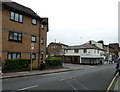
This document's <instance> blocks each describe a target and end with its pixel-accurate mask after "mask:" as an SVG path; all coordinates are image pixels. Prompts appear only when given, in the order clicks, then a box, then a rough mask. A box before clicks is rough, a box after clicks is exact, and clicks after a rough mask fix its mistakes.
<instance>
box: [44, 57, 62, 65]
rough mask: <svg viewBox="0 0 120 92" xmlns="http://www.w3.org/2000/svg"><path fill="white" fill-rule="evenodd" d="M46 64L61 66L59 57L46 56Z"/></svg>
mask: <svg viewBox="0 0 120 92" xmlns="http://www.w3.org/2000/svg"><path fill="white" fill-rule="evenodd" d="M45 62H46V65H47V66H61V65H62V59H61V58H60V57H48V58H47V59H46V60H45Z"/></svg>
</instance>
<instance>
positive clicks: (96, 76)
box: [2, 64, 115, 92]
mask: <svg viewBox="0 0 120 92" xmlns="http://www.w3.org/2000/svg"><path fill="white" fill-rule="evenodd" d="M114 72H115V65H114V64H105V65H98V66H92V67H88V68H85V69H82V70H75V71H68V72H60V73H52V74H45V75H36V76H27V77H19V78H11V79H4V80H3V81H2V84H3V85H2V88H3V90H7V91H8V92H9V91H10V90H12V91H13V92H19V91H23V90H24V91H25V90H34V91H35V90H47V91H48V90H73V91H74V92H79V91H80V90H89V91H91V90H104V91H105V90H106V89H107V88H108V86H109V84H110V82H111V81H112V79H113V76H114Z"/></svg>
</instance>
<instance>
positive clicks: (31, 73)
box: [0, 64, 93, 79]
mask: <svg viewBox="0 0 120 92" xmlns="http://www.w3.org/2000/svg"><path fill="white" fill-rule="evenodd" d="M88 67H93V66H89V65H77V64H64V65H63V68H60V69H45V70H42V71H41V70H32V71H23V72H14V73H3V74H2V76H0V78H2V79H8V78H15V77H25V76H34V75H43V74H50V73H59V72H67V71H74V70H80V69H85V68H88Z"/></svg>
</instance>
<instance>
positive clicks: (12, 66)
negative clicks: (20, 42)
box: [4, 59, 30, 71]
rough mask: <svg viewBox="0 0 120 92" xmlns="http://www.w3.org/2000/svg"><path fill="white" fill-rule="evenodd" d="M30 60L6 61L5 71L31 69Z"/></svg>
mask: <svg viewBox="0 0 120 92" xmlns="http://www.w3.org/2000/svg"><path fill="white" fill-rule="evenodd" d="M29 63H30V59H6V62H5V65H4V70H5V71H22V70H28V69H29Z"/></svg>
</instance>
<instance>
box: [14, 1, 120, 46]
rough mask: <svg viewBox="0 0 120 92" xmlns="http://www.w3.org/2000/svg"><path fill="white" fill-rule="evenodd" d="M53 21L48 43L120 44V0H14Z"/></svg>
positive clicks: (50, 26)
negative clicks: (119, 10) (92, 41)
mask: <svg viewBox="0 0 120 92" xmlns="http://www.w3.org/2000/svg"><path fill="white" fill-rule="evenodd" d="M12 1H15V2H17V3H20V4H22V5H24V6H26V7H29V8H31V9H32V10H34V11H35V12H36V13H37V14H38V15H39V16H40V17H48V18H49V32H48V34H47V35H48V38H47V44H49V43H50V42H55V41H56V42H60V43H64V44H67V45H80V44H83V43H86V42H87V41H89V40H95V41H98V40H103V41H104V43H105V44H106V45H108V44H109V43H117V42H118V2H119V0H12Z"/></svg>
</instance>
